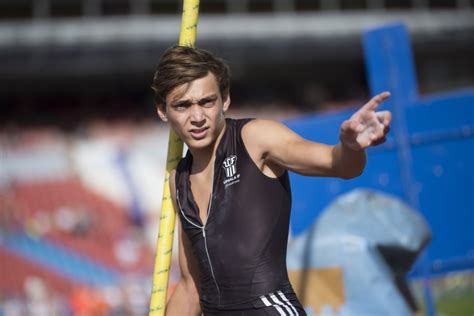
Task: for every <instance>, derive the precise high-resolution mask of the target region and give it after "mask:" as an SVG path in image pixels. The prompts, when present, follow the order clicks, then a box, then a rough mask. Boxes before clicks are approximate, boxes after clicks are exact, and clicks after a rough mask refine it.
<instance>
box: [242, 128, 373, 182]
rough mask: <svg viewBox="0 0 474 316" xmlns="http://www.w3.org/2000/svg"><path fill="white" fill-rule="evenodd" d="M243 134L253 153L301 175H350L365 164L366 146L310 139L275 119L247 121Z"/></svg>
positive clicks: (347, 177)
mask: <svg viewBox="0 0 474 316" xmlns="http://www.w3.org/2000/svg"><path fill="white" fill-rule="evenodd" d="M243 136H244V137H245V143H246V144H247V147H248V148H249V150H251V151H253V155H252V156H254V157H261V159H262V160H263V161H264V163H271V164H277V165H279V166H281V167H283V168H285V169H288V170H291V171H293V172H296V173H299V174H302V175H306V176H321V177H338V178H344V179H349V178H353V177H355V176H358V175H360V174H361V173H362V171H363V170H364V167H365V162H366V155H365V151H364V150H361V151H355V150H352V149H350V148H348V147H346V146H344V145H343V144H342V143H339V144H337V145H335V146H331V145H326V144H322V143H318V142H313V141H309V140H306V139H303V138H302V137H300V136H299V135H298V134H296V133H295V132H293V131H292V130H290V129H289V128H288V127H286V126H285V125H283V124H281V123H278V122H275V121H269V120H253V121H251V122H249V123H248V124H247V125H245V127H244V130H243Z"/></svg>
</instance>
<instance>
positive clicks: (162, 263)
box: [148, 0, 199, 316]
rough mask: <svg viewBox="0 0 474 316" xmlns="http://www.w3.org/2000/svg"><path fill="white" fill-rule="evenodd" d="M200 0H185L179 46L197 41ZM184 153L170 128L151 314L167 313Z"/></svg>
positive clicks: (191, 45) (154, 315)
mask: <svg viewBox="0 0 474 316" xmlns="http://www.w3.org/2000/svg"><path fill="white" fill-rule="evenodd" d="M198 16H199V0H184V2H183V16H182V20H181V31H180V34H179V45H180V46H190V47H194V44H195V42H196V30H197V21H198ZM182 154H183V142H182V141H181V140H180V139H179V138H178V136H177V135H176V134H175V133H174V131H173V130H172V129H171V130H170V135H169V141H168V155H167V159H166V172H165V183H164V187H163V200H162V204H161V215H160V228H159V232H158V241H157V245H156V252H155V253H156V256H155V264H154V268H153V287H152V291H151V298H150V311H149V314H148V315H149V316H164V315H165V307H166V295H167V292H168V280H169V272H170V265H171V253H172V248H173V235H174V226H175V220H176V213H175V210H174V207H173V203H172V201H171V195H170V189H169V175H170V172H171V170H173V169H175V168H176V166H177V164H178V162H179V160H180V159H181V157H182Z"/></svg>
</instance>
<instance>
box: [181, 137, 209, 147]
mask: <svg viewBox="0 0 474 316" xmlns="http://www.w3.org/2000/svg"><path fill="white" fill-rule="evenodd" d="M186 145H187V146H188V147H189V148H192V149H205V148H207V147H210V146H211V145H212V141H211V139H209V138H207V137H206V138H203V139H199V140H196V139H193V138H191V139H188V141H187V142H186Z"/></svg>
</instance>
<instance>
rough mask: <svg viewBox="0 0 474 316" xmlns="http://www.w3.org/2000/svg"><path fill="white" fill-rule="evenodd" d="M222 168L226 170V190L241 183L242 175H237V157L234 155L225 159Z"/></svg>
mask: <svg viewBox="0 0 474 316" xmlns="http://www.w3.org/2000/svg"><path fill="white" fill-rule="evenodd" d="M222 168H224V170H225V180H224V182H223V184H224V185H225V187H226V188H227V187H228V186H231V185H233V184H236V183H238V182H240V174H237V156H235V155H232V156H229V157H227V158H226V159H224V162H223V163H222Z"/></svg>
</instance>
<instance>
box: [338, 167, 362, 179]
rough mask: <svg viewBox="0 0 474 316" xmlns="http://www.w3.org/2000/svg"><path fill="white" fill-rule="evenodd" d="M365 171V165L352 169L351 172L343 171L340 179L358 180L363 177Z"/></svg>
mask: <svg viewBox="0 0 474 316" xmlns="http://www.w3.org/2000/svg"><path fill="white" fill-rule="evenodd" d="M364 169H365V164H363V165H361V166H359V167H355V168H351V169H349V170H348V169H346V170H342V171H341V172H340V173H339V178H341V179H344V180H349V179H354V178H357V177H359V176H361V175H362V173H364Z"/></svg>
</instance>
